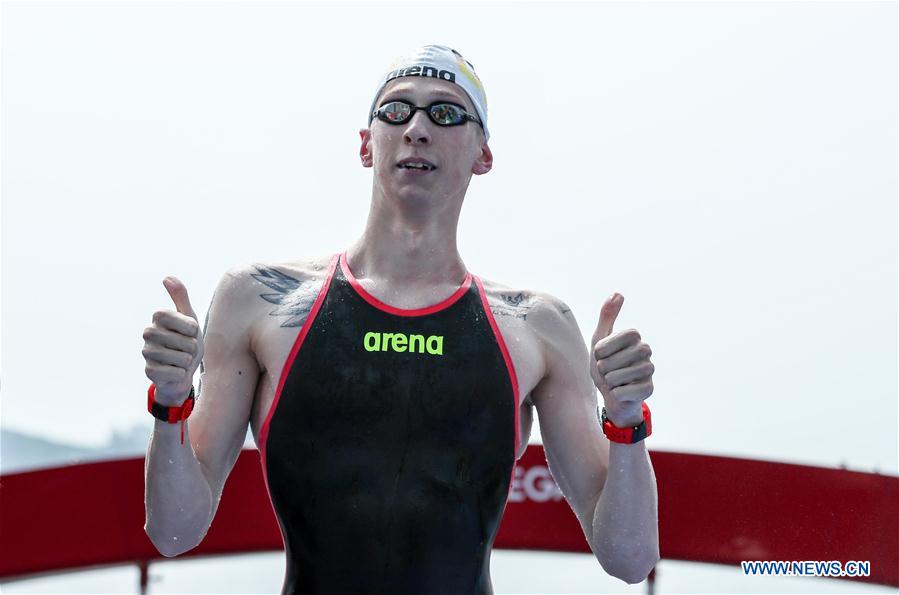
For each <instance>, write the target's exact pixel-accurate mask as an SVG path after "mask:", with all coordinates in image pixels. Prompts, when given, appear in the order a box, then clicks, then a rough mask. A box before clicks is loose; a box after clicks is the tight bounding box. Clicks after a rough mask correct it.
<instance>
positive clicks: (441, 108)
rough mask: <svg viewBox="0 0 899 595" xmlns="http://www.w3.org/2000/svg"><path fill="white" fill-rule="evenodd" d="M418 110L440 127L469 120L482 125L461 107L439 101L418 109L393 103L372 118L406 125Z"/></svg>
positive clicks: (405, 103)
mask: <svg viewBox="0 0 899 595" xmlns="http://www.w3.org/2000/svg"><path fill="white" fill-rule="evenodd" d="M418 110H424V111H425V112H427V114H428V116H429V117H430V118H431V121H432V122H434V123H435V124H437V125H438V126H460V125H462V124H465V123H466V122H468V121H469V120H471V121H472V122H477V123H478V124H480V123H481V121H480V120H478V119H477V117H475V116H472V115H471V114H469V113H468V112H467V111H465V108H464V107H462V106H461V105H456V104H455V103H447V102H445V101H438V102H436V103H432V104H431V105H429V106H427V107H418V106H417V105H412V104H411V103H409V102H407V101H391V102H389V103H385V104H384V105H382V106H381V107H379V108H378V109H377V110H375V111H374V112H373V113H372V117H377V118H378V119H379V120H381V121H382V122H386V123H388V124H405V123H406V122H408V121H409V120H411V119H412V116H414V115H415V112H417V111H418ZM482 128H483V126H482Z"/></svg>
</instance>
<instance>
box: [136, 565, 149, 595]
mask: <svg viewBox="0 0 899 595" xmlns="http://www.w3.org/2000/svg"><path fill="white" fill-rule="evenodd" d="M137 567H138V568H139V569H140V595H147V583H149V582H150V580H149V579H150V563H149V562H147V561H146V560H141V561H140V562H138V563H137Z"/></svg>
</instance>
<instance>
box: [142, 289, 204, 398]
mask: <svg viewBox="0 0 899 595" xmlns="http://www.w3.org/2000/svg"><path fill="white" fill-rule="evenodd" d="M162 284H163V286H165V288H166V290H167V291H168V292H169V295H170V296H171V298H172V301H173V302H175V307H176V308H177V310H178V311H177V312H175V311H173V310H158V311H156V312H155V313H154V314H153V324H152V326H148V327H147V328H145V329H144V349H143V351H142V353H143V355H144V359H145V360H146V362H147V365H146V368H145V371H146V374H147V378H149V379H150V380H151V381H152V382H153V384H155V385H156V401H157V402H158V403H159V404H160V405H164V406H166V407H180V406H181V405H182V404H183V403H184V401H186V400H187V397H188V395H190V389H191V386H193V377H194V372H196V370H197V366H199V365H200V361H202V359H203V333H202V331H201V330H200V324H199V322H197V315H196V313H194V310H193V308H192V307H191V305H190V299H189V298H188V297H187V288H185V287H184V284H183V283H181V281H179V280H178V279H177V278H175V277H166V278H165V279H163V281H162Z"/></svg>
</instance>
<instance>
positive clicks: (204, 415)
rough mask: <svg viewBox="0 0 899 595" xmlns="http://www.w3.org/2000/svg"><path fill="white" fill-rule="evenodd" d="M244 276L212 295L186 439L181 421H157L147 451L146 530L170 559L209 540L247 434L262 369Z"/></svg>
mask: <svg viewBox="0 0 899 595" xmlns="http://www.w3.org/2000/svg"><path fill="white" fill-rule="evenodd" d="M246 278H247V277H246V273H245V272H244V269H243V268H241V267H235V268H233V269H231V270H229V271H228V272H227V273H225V275H224V276H223V277H222V279H221V281H220V282H219V284H218V286H217V287H216V290H215V294H214V295H213V299H212V304H211V305H210V307H209V312H208V314H207V318H206V323H205V329H204V332H203V340H204V343H205V351H204V355H203V359H202V364H201V367H200V370H201V374H200V385H199V391H198V393H197V398H196V405H195V407H194V410H193V413H192V414H191V416H190V418H188V420H187V421H186V423H185V426H184V444H181V438H180V435H181V427H180V424H168V423H165V422H162V421H158V420H157V421H156V422H155V424H156V425H155V427H154V430H153V434H152V436H151V438H150V444H149V446H148V448H147V458H146V465H145V469H144V471H145V507H146V524H145V526H144V530H145V531H146V533H147V536H148V537H149V538H150V540H151V541H152V542H153V544H154V545H155V546H156V548H157V549H158V550H159V551H160V553H162V554H163V555H164V556H169V557H171V556H177V555H178V554H181V553H183V552H185V551H188V550H190V549H193V548H194V547H196V546H197V545H199V543H200V542H201V541H202V540H203V537H204V536H205V535H206V532H207V531H208V530H209V526H210V525H211V523H212V519H213V517H214V516H215V512H216V510H217V508H218V503H219V499H220V498H221V493H222V488H223V487H224V485H225V480H226V479H227V477H228V474H229V473H230V472H231V469H232V467H233V466H234V463H235V462H236V461H237V457H238V455H239V454H240V449H241V447H242V446H243V443H244V439H245V437H246V432H247V425H248V423H249V419H250V411H251V409H252V403H253V397H254V394H255V391H256V384H257V382H258V380H259V374H260V370H259V367H258V364H257V362H256V359H255V357H254V355H253V353H252V351H251V348H250V336H249V331H250V324H251V322H252V321H251V320H250V316H249V315H248V312H249V309H248V305H247V304H248V301H247V291H246V287H247V285H248V284H247V282H246ZM185 299H186V295H185Z"/></svg>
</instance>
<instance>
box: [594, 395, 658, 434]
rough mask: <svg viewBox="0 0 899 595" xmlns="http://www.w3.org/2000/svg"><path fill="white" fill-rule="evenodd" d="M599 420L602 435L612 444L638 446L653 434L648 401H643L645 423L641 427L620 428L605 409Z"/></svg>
mask: <svg viewBox="0 0 899 595" xmlns="http://www.w3.org/2000/svg"><path fill="white" fill-rule="evenodd" d="M596 412H597V413H599V407H597V408H596ZM599 420H600V422H601V424H602V433H603V434H605V435H606V437H607V438H608V439H609V440H611V441H612V442H620V443H621V444H636V443H637V442H640V441H641V440H643V439H644V438H646V437H647V436H649V435H650V434H652V416H651V415H650V414H649V407H648V406H647V405H646V401H643V421H642V422H640V425H637V426H631V427H627V428H619V427H618V426H616V425H615V424H613V423H612V422H611V421H610V420H609V418H608V416H606V408H605V407H603V408H602V413H601V414H600V415H599Z"/></svg>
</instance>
